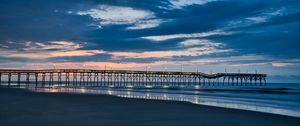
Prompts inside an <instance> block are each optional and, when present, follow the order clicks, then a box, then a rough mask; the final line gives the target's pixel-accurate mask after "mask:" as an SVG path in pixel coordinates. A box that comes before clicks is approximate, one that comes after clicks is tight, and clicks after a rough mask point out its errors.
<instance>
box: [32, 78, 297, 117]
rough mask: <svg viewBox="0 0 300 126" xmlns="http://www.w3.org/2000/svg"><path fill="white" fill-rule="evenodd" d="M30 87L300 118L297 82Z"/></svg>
mask: <svg viewBox="0 0 300 126" xmlns="http://www.w3.org/2000/svg"><path fill="white" fill-rule="evenodd" d="M32 90H34V91H38V92H65V93H85V94H102V95H103V94H104V95H113V96H118V97H125V98H139V99H156V100H171V101H182V102H190V103H193V104H199V105H209V106H216V107H224V108H233V109H242V110H250V111H258V112H266V113H273V114H280V115H287V116H295V117H300V84H297V83H268V84H267V85H263V86H258V85H257V86H253V85H252V86H200V87H194V88H191V87H181V88H168V87H165V88H151V87H145V88H133V87H127V88H116V87H54V88H53V87H52V88H38V89H32Z"/></svg>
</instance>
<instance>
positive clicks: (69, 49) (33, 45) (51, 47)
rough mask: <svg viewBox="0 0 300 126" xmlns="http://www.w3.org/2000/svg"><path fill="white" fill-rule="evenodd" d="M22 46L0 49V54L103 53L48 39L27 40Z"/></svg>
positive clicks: (63, 54) (42, 57)
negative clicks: (45, 40)
mask: <svg viewBox="0 0 300 126" xmlns="http://www.w3.org/2000/svg"><path fill="white" fill-rule="evenodd" d="M23 46H24V47H23V48H22V49H20V50H17V49H3V50H0V55H1V56H2V57H8V58H12V57H14V58H28V59H47V58H53V57H66V56H92V55H96V54H103V53H105V51H102V50H81V49H80V48H82V45H80V44H77V43H74V42H69V41H50V42H48V43H41V42H31V41H29V42H25V43H24V45H23Z"/></svg>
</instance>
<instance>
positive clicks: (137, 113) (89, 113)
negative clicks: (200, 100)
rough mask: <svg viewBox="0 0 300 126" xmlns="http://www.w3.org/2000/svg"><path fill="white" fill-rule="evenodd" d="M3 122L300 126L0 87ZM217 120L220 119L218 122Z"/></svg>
mask: <svg viewBox="0 0 300 126" xmlns="http://www.w3.org/2000/svg"><path fill="white" fill-rule="evenodd" d="M0 101H1V104H0V112H1V118H0V124H1V126H6V125H7V126H8V125H9V126H15V125H46V126H47V125H49V126H50V125H78V126H79V125H108V126H109V125H112V126H115V125H172V126H174V125H199V124H201V125H204V126H205V125H278V126H281V125H289V126H293V125H295V126H296V125H298V124H300V118H297V117H290V116H283V115H277V114H270V113H262V112H254V111H247V110H238V109H228V108H220V107H213V106H205V105H196V104H192V103H188V102H179V101H162V100H144V99H132V98H120V97H117V96H108V95H99V94H68V93H38V92H30V91H26V90H24V89H8V88H5V89H0ZM216 120H217V121H216Z"/></svg>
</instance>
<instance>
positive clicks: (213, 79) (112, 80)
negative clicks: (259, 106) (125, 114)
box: [0, 69, 267, 88]
mask: <svg viewBox="0 0 300 126" xmlns="http://www.w3.org/2000/svg"><path fill="white" fill-rule="evenodd" d="M266 77H267V75H266V74H257V73H216V74H205V73H201V72H171V71H129V70H91V69H45V70H14V69H0V87H54V86H56V87H60V86H72V87H73V86H99V87H132V88H134V87H149V88H150V87H192V86H195V87H200V86H262V85H265V84H266Z"/></svg>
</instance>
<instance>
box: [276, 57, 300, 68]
mask: <svg viewBox="0 0 300 126" xmlns="http://www.w3.org/2000/svg"><path fill="white" fill-rule="evenodd" d="M271 64H272V66H273V67H286V66H299V65H300V59H290V60H282V61H274V62H272V63H271Z"/></svg>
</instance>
